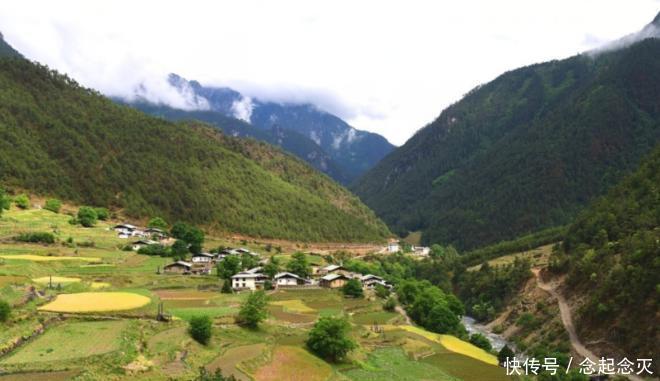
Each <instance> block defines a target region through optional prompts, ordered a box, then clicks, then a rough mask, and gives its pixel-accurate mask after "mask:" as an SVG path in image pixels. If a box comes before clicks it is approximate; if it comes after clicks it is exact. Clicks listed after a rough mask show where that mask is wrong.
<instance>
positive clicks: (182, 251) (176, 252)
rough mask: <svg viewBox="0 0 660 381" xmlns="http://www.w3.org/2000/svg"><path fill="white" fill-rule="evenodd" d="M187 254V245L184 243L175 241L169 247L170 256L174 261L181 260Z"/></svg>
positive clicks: (178, 240)
mask: <svg viewBox="0 0 660 381" xmlns="http://www.w3.org/2000/svg"><path fill="white" fill-rule="evenodd" d="M187 254H188V244H187V243H186V242H185V241H182V240H180V239H177V240H176V241H174V244H172V247H170V255H171V256H172V258H174V260H175V261H178V260H183V259H184V258H186V255H187Z"/></svg>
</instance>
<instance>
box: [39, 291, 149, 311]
mask: <svg viewBox="0 0 660 381" xmlns="http://www.w3.org/2000/svg"><path fill="white" fill-rule="evenodd" d="M149 302H151V299H149V298H147V297H146V296H142V295H138V294H134V293H131V292H81V293H79V294H62V295H58V296H57V298H56V299H55V300H54V301H52V302H50V303H48V304H46V305H45V306H42V307H39V310H42V311H50V312H105V311H123V310H132V309H134V308H139V307H142V306H145V305H147V304H149Z"/></svg>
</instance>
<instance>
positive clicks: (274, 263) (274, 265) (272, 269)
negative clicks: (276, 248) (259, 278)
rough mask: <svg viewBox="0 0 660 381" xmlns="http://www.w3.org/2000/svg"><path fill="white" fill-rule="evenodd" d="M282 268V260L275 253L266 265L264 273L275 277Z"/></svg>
mask: <svg viewBox="0 0 660 381" xmlns="http://www.w3.org/2000/svg"><path fill="white" fill-rule="evenodd" d="M280 269H281V266H280V260H279V259H277V258H276V257H275V256H274V255H273V256H272V257H270V259H269V260H268V263H266V265H265V266H264V274H265V275H267V276H268V277H269V278H271V279H273V277H274V276H275V275H276V274H277V273H279V272H280Z"/></svg>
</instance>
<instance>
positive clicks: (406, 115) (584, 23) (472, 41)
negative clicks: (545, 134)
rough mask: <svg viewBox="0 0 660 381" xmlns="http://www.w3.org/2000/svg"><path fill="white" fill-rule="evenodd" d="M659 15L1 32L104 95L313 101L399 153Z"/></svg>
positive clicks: (586, 9)
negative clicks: (492, 91)
mask: <svg viewBox="0 0 660 381" xmlns="http://www.w3.org/2000/svg"><path fill="white" fill-rule="evenodd" d="M659 10H660V0H622V1H605V0H598V1H596V0H594V1H578V0H550V1H531V0H520V1H508V0H507V1H504V0H498V1H492V0H484V1H476V0H475V1H411V0H405V1H396V2H395V1H383V0H375V1H363V0H350V1H339V0H333V1H323V2H321V1H311V0H301V1H288V0H285V1H283V0H278V1H272V0H271V1H246V0H240V1H238V0H234V1H192V0H188V1H181V2H173V1H162V0H161V1H84V0H83V1H66V0H64V1H57V2H55V1H31V0H17V1H11V0H3V1H2V2H1V3H0V31H2V32H3V34H4V35H5V39H6V40H7V41H8V42H9V43H10V44H12V45H13V46H14V47H15V48H16V49H18V50H19V51H20V52H22V53H23V54H24V55H25V56H27V57H28V58H30V59H33V60H37V61H39V62H41V63H45V64H48V65H49V66H50V67H53V68H56V69H58V70H59V71H62V72H66V73H68V74H69V75H70V76H72V77H73V78H75V79H76V80H78V81H79V82H81V83H82V84H84V85H86V86H89V87H93V88H96V89H98V90H100V91H101V92H103V93H105V94H108V95H120V96H121V95H127V94H130V92H131V91H132V89H133V88H134V87H135V86H136V85H137V84H139V83H148V84H152V85H153V86H154V88H155V89H156V91H159V90H158V84H159V83H160V84H162V78H164V77H165V75H166V74H167V73H170V72H176V73H178V74H180V75H182V76H184V77H186V78H189V79H197V80H199V81H200V82H202V83H203V84H209V85H227V86H231V87H234V88H236V89H237V90H239V91H241V92H243V93H245V94H246V95H249V96H252V97H257V98H261V99H265V100H275V101H310V102H312V103H315V104H317V106H319V107H320V108H322V109H325V110H327V111H330V112H333V113H335V114H337V115H339V116H340V117H342V118H344V119H345V120H347V121H348V122H349V123H350V124H351V125H353V126H354V127H356V128H359V129H365V130H369V131H374V132H378V133H380V134H383V135H384V136H385V137H387V138H388V139H389V140H390V141H391V142H393V143H395V144H397V145H399V144H402V143H404V142H405V140H406V139H408V138H409V137H410V136H411V135H412V134H413V133H414V132H415V131H416V130H418V129H419V128H421V127H423V126H424V125H425V124H427V123H429V122H431V121H432V120H433V119H434V118H435V117H436V116H437V115H438V114H439V113H440V112H441V111H442V109H443V108H445V107H446V106H448V105H449V104H451V103H453V102H455V101H457V100H459V99H460V98H461V97H462V95H463V94H465V93H466V92H468V91H469V90H470V89H471V88H473V87H474V86H476V85H479V84H481V83H485V82H487V81H489V80H491V79H493V78H495V77H496V76H497V75H499V74H501V73H502V72H504V71H507V70H511V69H515V68H516V67H519V66H523V65H527V64H532V63H536V62H541V61H546V60H550V59H555V58H564V57H568V56H571V55H574V54H576V53H579V52H583V51H585V50H588V49H592V48H595V47H598V46H600V45H602V44H604V43H606V42H608V41H611V40H614V39H616V38H618V37H621V36H623V35H625V34H628V33H632V32H635V31H637V30H639V29H641V28H642V27H643V26H644V25H645V24H647V23H648V22H650V21H651V20H652V19H653V17H654V16H655V15H656V14H657V12H658V11H659ZM163 91H165V90H163ZM163 99H167V97H165V96H164V98H163Z"/></svg>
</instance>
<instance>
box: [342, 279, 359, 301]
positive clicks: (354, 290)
mask: <svg viewBox="0 0 660 381" xmlns="http://www.w3.org/2000/svg"><path fill="white" fill-rule="evenodd" d="M341 292H342V293H343V294H344V296H349V297H352V298H362V297H364V291H363V290H362V283H360V281H359V280H357V279H350V280H349V281H348V282H346V284H344V286H343V287H342V288H341Z"/></svg>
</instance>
